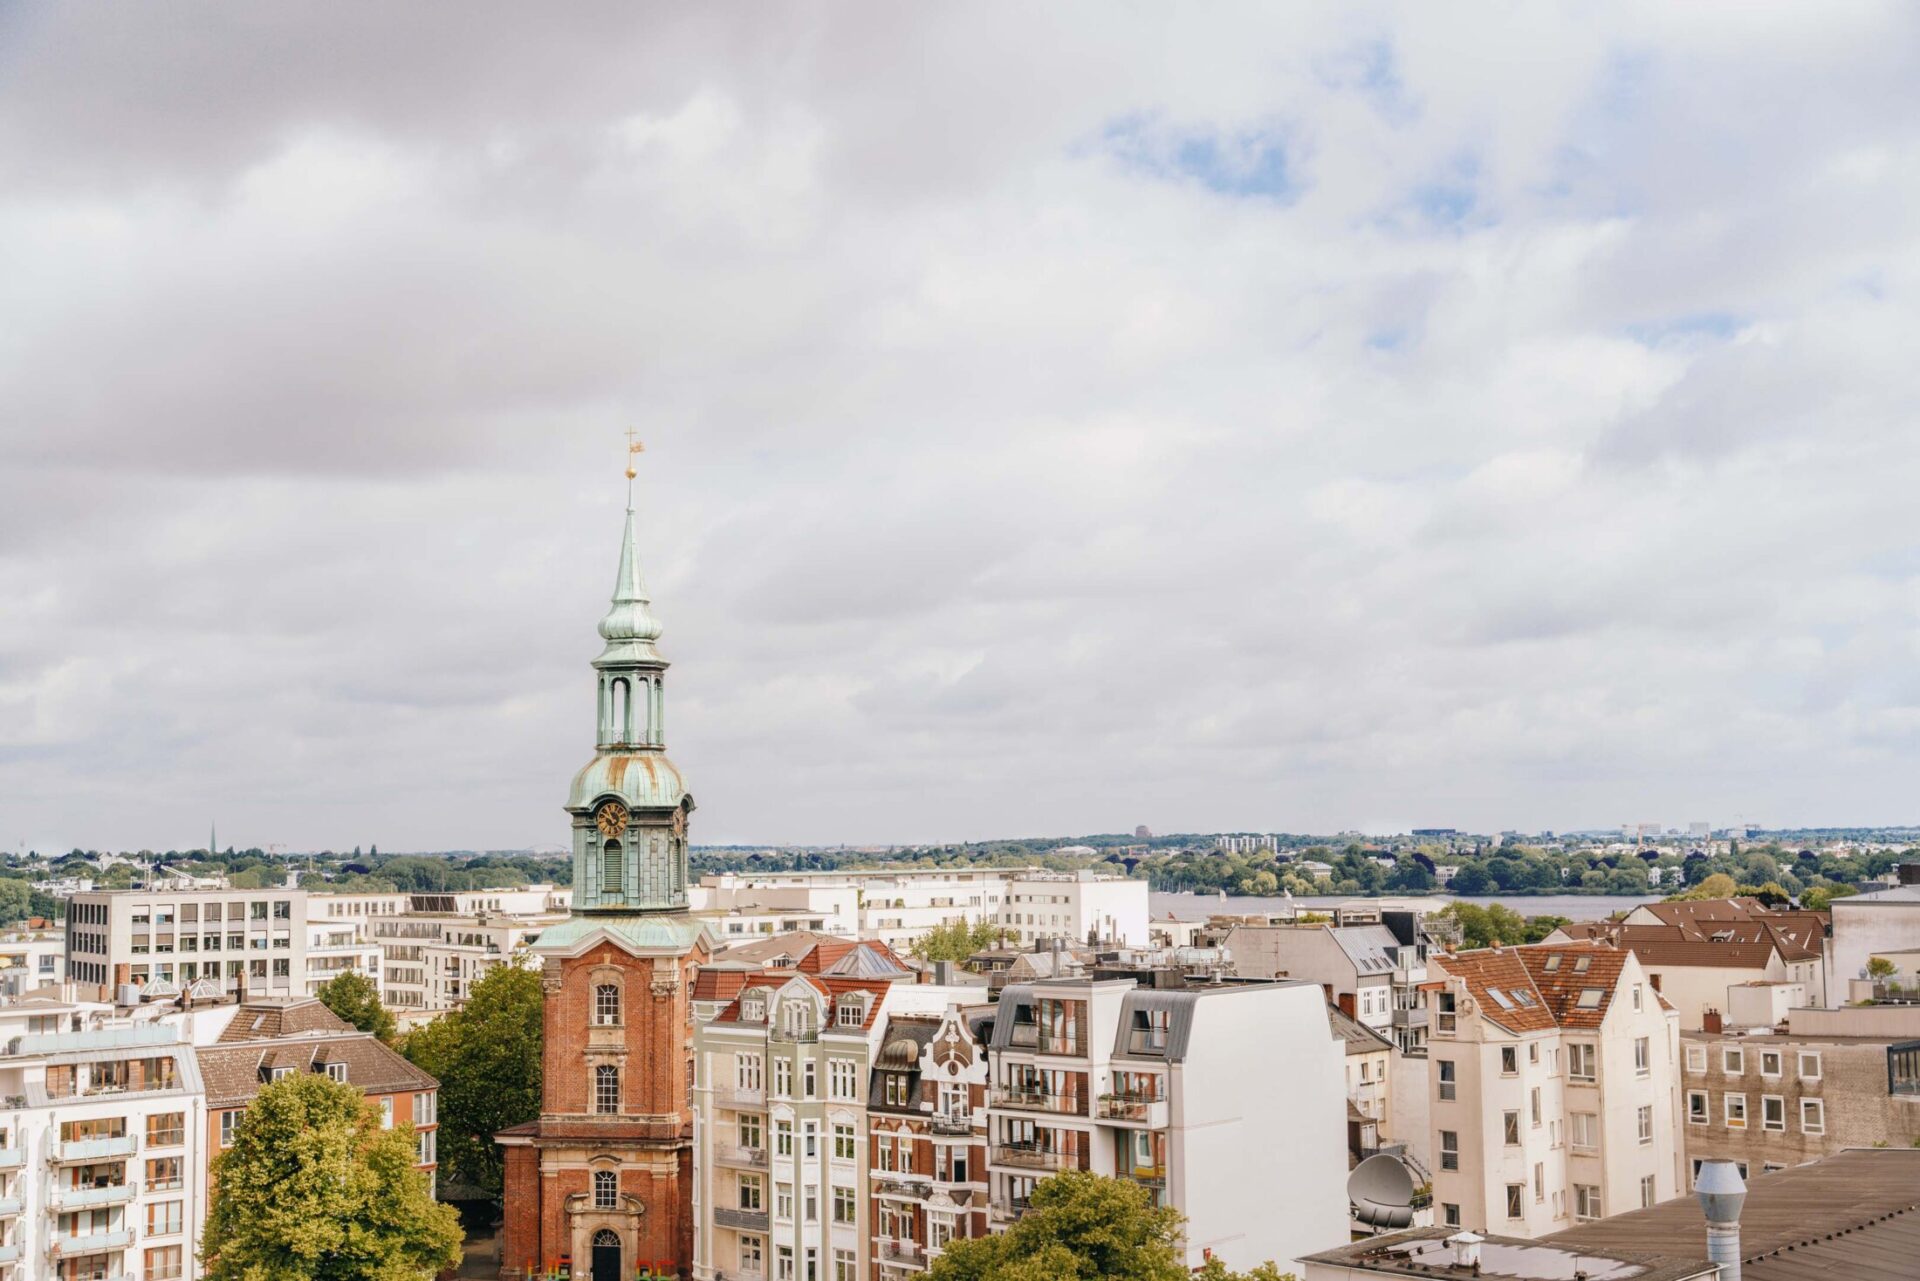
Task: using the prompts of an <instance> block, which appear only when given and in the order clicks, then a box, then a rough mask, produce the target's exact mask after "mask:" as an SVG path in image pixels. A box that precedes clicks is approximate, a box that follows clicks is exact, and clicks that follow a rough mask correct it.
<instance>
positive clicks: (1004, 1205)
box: [993, 1196, 1031, 1219]
mask: <svg viewBox="0 0 1920 1281" xmlns="http://www.w3.org/2000/svg"><path fill="white" fill-rule="evenodd" d="M1030 1204H1031V1202H1030V1201H1029V1200H1028V1199H1027V1198H1026V1197H1023V1196H1012V1197H1007V1196H1003V1197H995V1198H994V1200H993V1212H994V1213H995V1214H997V1215H1000V1216H1001V1217H1002V1218H1007V1219H1017V1218H1019V1217H1020V1216H1021V1215H1023V1214H1025V1213H1026V1212H1027V1208H1028V1206H1029V1205H1030Z"/></svg>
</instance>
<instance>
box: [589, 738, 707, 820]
mask: <svg viewBox="0 0 1920 1281" xmlns="http://www.w3.org/2000/svg"><path fill="white" fill-rule="evenodd" d="M686 795H687V784H686V780H685V779H684V778H682V777H681V775H680V770H679V767H677V766H676V765H675V764H674V763H673V762H672V761H670V760H668V759H667V754H666V753H665V752H662V751H658V750H653V749H646V748H640V749H632V748H625V747H620V748H603V749H602V750H600V751H599V752H597V753H595V755H594V758H593V759H592V760H590V761H588V762H587V763H586V765H585V766H584V767H583V768H582V769H581V770H580V772H579V773H578V774H575V775H574V776H573V786H572V787H571V788H569V789H568V790H567V808H568V809H570V810H587V809H591V808H593V806H594V805H595V804H597V803H598V802H599V801H600V799H601V798H602V797H606V796H617V797H619V798H620V799H621V800H622V801H624V802H625V803H626V805H627V808H628V809H643V810H644V809H673V808H674V807H675V806H677V805H679V804H680V802H681V801H683V800H685V799H686Z"/></svg>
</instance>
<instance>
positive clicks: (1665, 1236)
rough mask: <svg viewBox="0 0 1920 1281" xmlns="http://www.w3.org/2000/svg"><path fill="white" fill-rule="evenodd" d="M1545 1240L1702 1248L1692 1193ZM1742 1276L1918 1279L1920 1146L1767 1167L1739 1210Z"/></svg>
mask: <svg viewBox="0 0 1920 1281" xmlns="http://www.w3.org/2000/svg"><path fill="white" fill-rule="evenodd" d="M1541 1244H1543V1245H1558V1246H1562V1247H1566V1248H1579V1249H1592V1250H1602V1251H1606V1250H1613V1249H1632V1250H1652V1251H1658V1252H1661V1253H1673V1254H1690V1255H1694V1256H1696V1257H1697V1256H1700V1255H1703V1254H1704V1253H1705V1250H1706V1220H1705V1219H1704V1218H1703V1217H1702V1215H1701V1213H1700V1207H1699V1205H1698V1203H1697V1202H1695V1200H1694V1198H1693V1197H1692V1196H1691V1195H1688V1196H1685V1197H1680V1198H1676V1199H1675V1200H1672V1201H1666V1202H1663V1203H1661V1204H1660V1205H1656V1206H1654V1207H1653V1208H1652V1209H1649V1210H1635V1211H1633V1212H1632V1213H1630V1214H1617V1215H1615V1216H1613V1217H1612V1218H1610V1219H1600V1220H1598V1221H1596V1222H1593V1223H1584V1224H1581V1225H1580V1226H1579V1227H1577V1228H1573V1229H1570V1230H1568V1231H1566V1232H1556V1233H1554V1234H1553V1235H1552V1236H1549V1237H1543V1238H1541ZM1740 1255H1741V1260H1742V1264H1741V1273H1742V1277H1743V1281H1805V1278H1808V1277H1827V1276H1833V1277H1845V1278H1846V1279H1847V1281H1913V1279H1914V1278H1915V1277H1916V1276H1920V1149H1915V1148H1849V1149H1848V1150H1847V1151H1845V1152H1839V1153H1836V1154H1835V1155H1833V1156H1830V1157H1827V1158H1826V1159H1825V1160H1823V1161H1815V1162H1813V1163H1812V1164H1810V1165H1798V1166H1793V1167H1791V1168H1790V1169H1785V1170H1779V1171H1776V1172H1774V1173H1772V1174H1762V1175H1758V1176H1756V1177H1755V1178H1753V1179H1752V1180H1750V1181H1749V1182H1748V1183H1747V1202H1746V1206H1745V1207H1744V1209H1743V1210H1742V1212H1741V1215H1740Z"/></svg>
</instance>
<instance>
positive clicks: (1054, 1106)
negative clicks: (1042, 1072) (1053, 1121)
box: [993, 1088, 1087, 1116]
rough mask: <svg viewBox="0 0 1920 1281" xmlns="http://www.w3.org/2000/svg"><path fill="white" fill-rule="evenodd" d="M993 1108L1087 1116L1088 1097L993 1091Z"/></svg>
mask: <svg viewBox="0 0 1920 1281" xmlns="http://www.w3.org/2000/svg"><path fill="white" fill-rule="evenodd" d="M993 1106H994V1107H997V1108H1006V1109H1009V1110H1010V1111H1015V1112H1053V1113H1057V1114H1059V1115H1061V1116H1085V1115H1086V1114H1087V1100H1086V1096H1085V1095H1082V1094H1044V1093H1040V1092H1037V1091H1033V1090H1022V1089H1018V1088H1007V1089H996V1090H994V1091H993Z"/></svg>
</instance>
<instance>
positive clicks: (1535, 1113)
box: [1527, 1085, 1541, 1130]
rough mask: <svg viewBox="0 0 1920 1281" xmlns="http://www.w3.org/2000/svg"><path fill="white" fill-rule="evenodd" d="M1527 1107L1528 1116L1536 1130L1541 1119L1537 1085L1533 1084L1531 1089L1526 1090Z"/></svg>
mask: <svg viewBox="0 0 1920 1281" xmlns="http://www.w3.org/2000/svg"><path fill="white" fill-rule="evenodd" d="M1527 1109H1528V1116H1529V1117H1530V1118H1531V1119H1532V1121H1533V1128H1534V1129H1536V1130H1537V1129H1539V1128H1540V1121H1541V1114H1540V1087H1539V1086H1537V1085H1536V1086H1534V1087H1533V1089H1532V1090H1530V1091H1528V1093H1527Z"/></svg>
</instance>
